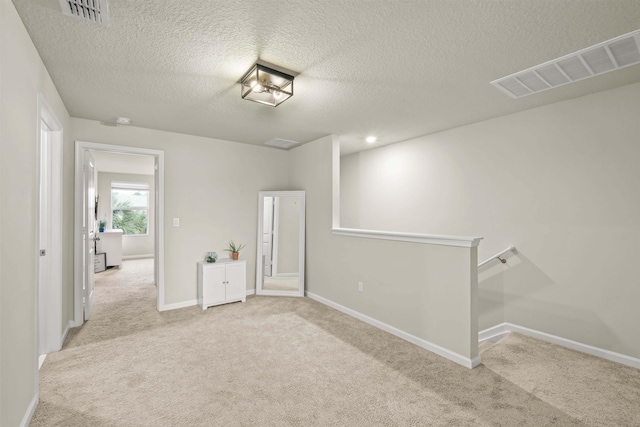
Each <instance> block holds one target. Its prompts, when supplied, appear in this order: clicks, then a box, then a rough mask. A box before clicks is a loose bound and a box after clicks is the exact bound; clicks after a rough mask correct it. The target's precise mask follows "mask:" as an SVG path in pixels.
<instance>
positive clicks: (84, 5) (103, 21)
mask: <svg viewBox="0 0 640 427" xmlns="http://www.w3.org/2000/svg"><path fill="white" fill-rule="evenodd" d="M60 7H61V8H62V13H64V14H65V15H68V16H74V17H76V18H80V19H82V20H83V21H89V22H92V23H94V24H98V25H103V26H104V25H107V21H108V19H109V16H108V12H107V0H60Z"/></svg>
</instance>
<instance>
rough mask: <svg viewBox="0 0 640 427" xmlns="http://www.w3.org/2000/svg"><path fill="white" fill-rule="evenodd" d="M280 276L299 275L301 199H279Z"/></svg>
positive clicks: (296, 197)
mask: <svg viewBox="0 0 640 427" xmlns="http://www.w3.org/2000/svg"><path fill="white" fill-rule="evenodd" d="M279 199H280V200H279V219H278V225H279V227H278V274H288V273H298V269H299V262H298V261H299V259H300V258H299V251H298V246H299V242H300V204H299V203H300V201H299V197H298V196H295V197H279Z"/></svg>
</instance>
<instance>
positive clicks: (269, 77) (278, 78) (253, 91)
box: [240, 64, 293, 107]
mask: <svg viewBox="0 0 640 427" xmlns="http://www.w3.org/2000/svg"><path fill="white" fill-rule="evenodd" d="M240 83H241V85H242V86H241V90H242V92H241V95H242V99H248V100H249V101H254V102H259V103H261V104H266V105H271V106H272V107H277V106H278V105H280V104H282V103H283V102H284V101H286V100H287V99H289V98H291V97H292V96H293V76H292V75H290V74H287V73H283V72H282V71H277V70H274V69H273V68H269V67H266V66H264V65H261V64H255V65H254V66H253V67H252V68H251V70H249V71H248V72H247V74H245V75H244V77H243V78H242V80H240Z"/></svg>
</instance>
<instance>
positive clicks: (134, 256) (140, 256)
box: [122, 254, 154, 259]
mask: <svg viewBox="0 0 640 427" xmlns="http://www.w3.org/2000/svg"><path fill="white" fill-rule="evenodd" d="M153 257H154V255H153V254H146V255H124V256H123V257H122V259H142V258H153Z"/></svg>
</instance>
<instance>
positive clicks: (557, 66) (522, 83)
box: [491, 30, 640, 98]
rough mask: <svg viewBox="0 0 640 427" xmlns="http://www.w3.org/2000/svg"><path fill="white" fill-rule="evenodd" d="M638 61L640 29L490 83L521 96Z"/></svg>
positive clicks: (514, 95)
mask: <svg viewBox="0 0 640 427" xmlns="http://www.w3.org/2000/svg"><path fill="white" fill-rule="evenodd" d="M638 63H640V30H636V31H633V32H631V33H628V34H625V35H622V36H620V37H616V38H614V39H611V40H607V41H606V42H602V43H599V44H597V45H594V46H591V47H588V48H586V49H582V50H579V51H578V52H575V53H571V54H569V55H565V56H563V57H561V58H557V59H554V60H551V61H549V62H545V63H544V64H541V65H536V66H535V67H531V68H528V69H526V70H523V71H519V72H517V73H514V74H511V75H510V76H506V77H502V78H501V79H497V80H494V81H492V82H491V84H492V85H494V86H495V87H497V88H498V89H500V90H501V91H503V92H504V93H506V94H507V95H509V96H511V97H512V98H520V97H523V96H527V95H531V94H533V93H537V92H542V91H544V90H547V89H553V88H554V87H558V86H563V85H566V84H569V83H573V82H577V81H578V80H583V79H586V78H589V77H594V76H597V75H599V74H604V73H608V72H609V71H614V70H618V69H620V68H624V67H628V66H630V65H634V64H638Z"/></svg>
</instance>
